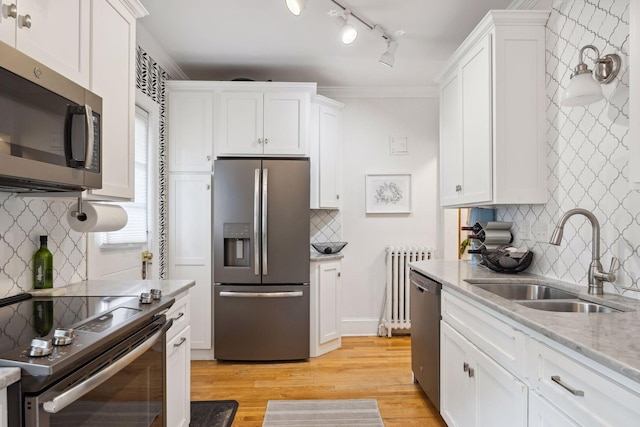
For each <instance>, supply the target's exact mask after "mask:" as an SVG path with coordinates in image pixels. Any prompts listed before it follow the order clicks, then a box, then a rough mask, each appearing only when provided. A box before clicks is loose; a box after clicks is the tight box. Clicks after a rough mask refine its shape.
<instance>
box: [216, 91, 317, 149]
mask: <svg viewBox="0 0 640 427" xmlns="http://www.w3.org/2000/svg"><path fill="white" fill-rule="evenodd" d="M247 83H248V84H247ZM298 85H299V86H300V87H298V86H291V84H288V83H264V84H260V83H255V82H241V83H235V84H234V83H233V82H231V83H228V84H226V85H225V86H224V87H223V88H222V91H221V92H220V93H219V96H218V102H217V105H216V114H215V116H216V121H215V127H216V129H215V135H216V136H215V147H216V154H217V155H295V156H304V155H306V154H307V137H308V135H307V127H308V121H309V102H310V101H309V100H310V96H311V94H312V93H315V84H306V85H305V84H298Z"/></svg>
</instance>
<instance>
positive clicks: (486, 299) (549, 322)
mask: <svg viewBox="0 0 640 427" xmlns="http://www.w3.org/2000/svg"><path fill="white" fill-rule="evenodd" d="M410 266H411V267H412V268H413V269H414V270H416V271H418V272H421V273H423V274H425V275H427V276H429V277H431V278H432V279H434V280H436V281H438V282H440V283H442V286H443V288H445V289H451V290H454V291H457V292H459V293H461V294H463V295H465V296H467V297H468V298H471V299H473V300H475V301H477V302H479V303H481V304H483V305H485V306H487V307H489V308H491V309H493V310H495V311H497V312H499V313H501V314H503V315H505V316H507V317H509V318H511V319H513V320H515V321H517V322H519V323H521V324H522V325H524V326H527V327H528V328H530V329H532V330H534V331H536V332H538V333H540V334H542V335H544V336H546V337H548V338H550V339H551V340H553V341H556V342H558V343H560V344H563V345H564V346H566V347H568V348H570V349H571V350H574V351H576V352H578V353H580V354H582V355H584V356H586V357H588V358H590V359H592V360H594V361H596V362H598V363H600V364H602V365H604V366H606V367H608V368H610V369H612V370H614V371H616V372H618V373H620V374H622V375H624V376H625V377H628V378H630V379H631V380H633V381H636V382H638V383H640V300H636V299H632V298H626V297H623V296H620V295H614V294H605V295H602V296H596V295H589V294H587V288H586V286H578V285H575V284H571V283H567V282H562V281H559V280H555V279H550V278H547V277H543V276H537V275H534V274H529V273H519V274H517V275H507V274H499V273H496V272H493V271H491V270H489V269H488V268H486V267H483V266H479V265H470V264H469V263H467V262H466V261H445V260H428V261H419V262H413V263H411V264H410ZM474 279H475V280H482V279H484V280H483V283H487V281H488V280H491V282H493V283H500V282H518V281H519V282H528V283H532V282H534V283H538V284H542V283H544V284H550V285H552V286H555V287H557V288H560V289H565V290H568V291H571V292H574V293H578V294H579V295H578V296H579V298H580V299H583V300H588V301H592V302H596V303H600V304H603V305H607V306H609V307H613V308H618V309H622V310H628V311H627V312H622V313H560V312H552V311H542V310H535V309H532V308H528V307H525V306H523V305H520V304H518V303H516V302H515V301H511V300H508V299H505V298H502V297H499V296H497V295H495V294H493V293H491V292H488V291H485V290H483V289H480V288H478V287H475V286H472V285H471V284H470V283H468V282H467V281H466V280H474ZM485 280H486V281H485Z"/></svg>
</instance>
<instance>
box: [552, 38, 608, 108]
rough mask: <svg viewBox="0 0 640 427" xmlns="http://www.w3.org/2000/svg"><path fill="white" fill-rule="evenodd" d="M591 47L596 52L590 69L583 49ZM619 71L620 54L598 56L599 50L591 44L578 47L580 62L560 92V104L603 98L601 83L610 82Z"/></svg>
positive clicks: (591, 101)
mask: <svg viewBox="0 0 640 427" xmlns="http://www.w3.org/2000/svg"><path fill="white" fill-rule="evenodd" d="M586 49H591V50H593V51H594V52H595V54H596V59H595V60H594V63H595V67H594V69H593V71H591V70H590V69H589V68H588V67H587V64H585V63H584V51H585V50H586ZM618 71H620V56H618V55H616V54H615V53H610V54H608V55H604V56H603V57H600V51H599V50H598V49H597V48H596V47H595V46H593V45H590V44H588V45H586V46H584V47H583V48H582V49H580V62H579V63H578V65H576V68H575V69H574V70H573V73H572V74H571V80H570V81H569V85H568V86H567V89H566V90H565V91H564V92H563V93H562V96H561V98H560V105H562V106H563V107H575V106H580V105H589V104H593V103H594V102H598V101H600V100H601V99H603V98H604V95H603V94H602V87H600V85H601V84H602V83H610V82H611V81H612V80H613V79H615V78H616V76H617V75H618Z"/></svg>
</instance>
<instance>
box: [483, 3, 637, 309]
mask: <svg viewBox="0 0 640 427" xmlns="http://www.w3.org/2000/svg"><path fill="white" fill-rule="evenodd" d="M587 44H592V45H594V46H596V47H597V48H598V49H599V50H600V52H601V54H603V53H613V52H616V53H618V54H619V55H620V56H621V57H622V61H623V69H622V71H621V73H620V76H619V77H618V78H617V79H616V80H617V82H614V83H612V84H609V85H603V91H604V93H605V97H606V98H607V100H606V101H599V102H597V103H595V104H591V105H589V106H586V107H574V108H566V107H560V105H559V99H560V94H561V93H562V91H563V90H564V88H565V87H566V86H567V84H568V82H569V76H570V74H571V71H572V69H573V67H575V66H576V64H577V63H578V59H579V58H578V52H579V50H580V48H581V47H583V46H584V45H587ZM587 52H589V51H587ZM628 53H629V0H601V1H590V0H564V1H558V0H556V1H554V2H553V8H552V12H551V16H550V18H549V21H548V24H547V41H546V63H547V65H546V69H547V72H546V81H547V91H546V92H547V93H546V95H547V124H548V135H547V149H548V150H547V167H548V191H549V200H548V202H547V204H546V205H514V206H502V207H500V208H499V209H498V210H497V212H496V213H497V219H498V220H501V221H512V222H514V223H515V224H516V227H514V229H515V231H516V233H515V243H516V244H518V245H519V244H524V245H527V246H529V248H531V249H532V250H533V251H534V253H535V256H536V258H535V261H534V265H533V266H532V268H531V269H530V271H531V272H532V273H536V274H541V275H544V276H548V277H554V278H558V279H561V280H566V281H569V282H573V283H579V284H586V283H587V269H588V266H589V263H590V262H591V226H590V225H589V222H588V221H587V220H586V219H585V218H584V217H581V216H574V217H572V218H571V219H569V221H568V223H567V225H566V226H565V232H564V239H563V241H562V244H561V246H553V245H550V244H548V243H545V242H536V241H534V240H531V239H524V238H523V237H527V236H526V234H524V233H523V230H521V229H520V226H521V225H522V224H527V223H529V224H531V225H533V226H534V227H537V226H542V227H544V226H545V225H546V226H548V231H549V235H550V233H551V231H552V230H553V228H554V227H555V224H556V223H557V221H558V220H559V218H560V216H561V215H562V214H563V213H564V212H566V211H567V210H569V209H572V208H575V207H581V208H585V209H588V210H590V211H592V212H593V213H594V214H595V215H596V217H597V218H598V219H599V221H600V226H601V253H602V258H601V262H602V264H603V266H604V267H605V268H607V267H608V265H609V262H610V259H611V257H612V256H616V257H618V258H619V259H620V262H621V267H620V269H619V270H618V273H617V275H618V278H617V280H616V282H615V288H614V287H613V286H611V285H608V284H605V292H615V291H618V292H621V293H625V295H627V296H630V297H634V298H640V256H639V255H640V244H639V243H640V216H639V215H638V212H640V192H638V191H631V190H630V189H629V182H628V178H627V177H628V170H627V169H628V158H629V152H628V150H629V143H630V141H629V138H628V127H627V126H628V121H629V114H628V101H629V92H628V90H629V83H628V73H627V63H628V62H627V56H628ZM585 62H586V63H587V65H589V67H590V68H592V67H591V66H592V64H593V60H592V59H587V60H586V61H585Z"/></svg>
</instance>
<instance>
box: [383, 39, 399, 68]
mask: <svg viewBox="0 0 640 427" xmlns="http://www.w3.org/2000/svg"><path fill="white" fill-rule="evenodd" d="M397 48H398V42H396V41H395V40H387V51H386V52H385V53H383V54H382V56H380V63H381V64H383V65H386V66H387V67H392V68H393V63H394V62H395V60H396V49H397Z"/></svg>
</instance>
